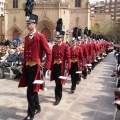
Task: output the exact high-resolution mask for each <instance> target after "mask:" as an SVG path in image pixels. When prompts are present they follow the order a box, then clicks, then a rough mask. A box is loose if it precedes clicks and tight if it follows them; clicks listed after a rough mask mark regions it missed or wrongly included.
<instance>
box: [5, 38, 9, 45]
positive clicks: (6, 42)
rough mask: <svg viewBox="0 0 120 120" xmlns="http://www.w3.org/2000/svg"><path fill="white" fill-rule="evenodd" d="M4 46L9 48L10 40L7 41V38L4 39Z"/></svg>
mask: <svg viewBox="0 0 120 120" xmlns="http://www.w3.org/2000/svg"><path fill="white" fill-rule="evenodd" d="M4 45H5V46H9V47H10V40H8V39H7V38H5V43H4Z"/></svg>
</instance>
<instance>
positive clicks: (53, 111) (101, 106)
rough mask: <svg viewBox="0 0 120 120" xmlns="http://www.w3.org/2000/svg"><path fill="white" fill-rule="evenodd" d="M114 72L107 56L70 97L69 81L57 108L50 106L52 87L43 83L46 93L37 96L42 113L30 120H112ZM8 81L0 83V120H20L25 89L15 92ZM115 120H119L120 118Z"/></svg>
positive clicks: (112, 61)
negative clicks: (46, 89) (112, 75)
mask: <svg viewBox="0 0 120 120" xmlns="http://www.w3.org/2000/svg"><path fill="white" fill-rule="evenodd" d="M114 68H115V64H114V58H113V53H110V54H109V55H108V56H107V57H106V58H105V59H104V60H103V61H102V62H101V63H100V64H98V65H97V66H96V67H95V69H94V70H93V71H92V72H91V74H90V75H88V78H87V79H86V80H82V81H81V83H80V84H79V85H77V89H76V91H75V93H74V94H70V87H71V82H70V77H69V78H68V85H67V86H63V97H62V101H61V102H60V104H59V105H58V106H54V105H53V103H54V101H55V100H54V86H55V83H54V81H53V82H49V80H46V87H47V88H48V91H40V92H39V98H40V104H41V108H42V111H41V113H39V114H37V115H36V116H35V119H34V120H112V119H113V114H114V110H115V108H114V106H113V105H112V102H113V101H114V88H116V86H115V81H114V78H112V77H111V74H112V72H113V69H114ZM8 78H9V76H8ZM8 78H6V79H1V80H0V120H23V119H24V117H25V116H26V115H27V101H26V88H17V86H18V81H15V80H12V79H11V80H10V79H8ZM116 120H120V115H118V117H117V119H116Z"/></svg>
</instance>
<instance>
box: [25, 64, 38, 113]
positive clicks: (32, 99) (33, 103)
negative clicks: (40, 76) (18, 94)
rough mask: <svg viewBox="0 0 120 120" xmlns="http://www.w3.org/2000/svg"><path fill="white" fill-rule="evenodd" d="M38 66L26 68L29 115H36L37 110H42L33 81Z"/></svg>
mask: <svg viewBox="0 0 120 120" xmlns="http://www.w3.org/2000/svg"><path fill="white" fill-rule="evenodd" d="M37 67H38V66H37V65H34V66H32V67H31V66H26V79H27V82H28V88H27V101H28V114H29V115H34V113H35V110H36V109H40V105H39V97H38V93H37V92H34V85H33V81H34V78H35V75H36V72H37Z"/></svg>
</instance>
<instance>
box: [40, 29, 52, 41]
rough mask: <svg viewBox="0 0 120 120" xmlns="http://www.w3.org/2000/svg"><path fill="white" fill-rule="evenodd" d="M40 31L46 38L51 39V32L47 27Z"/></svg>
mask: <svg viewBox="0 0 120 120" xmlns="http://www.w3.org/2000/svg"><path fill="white" fill-rule="evenodd" d="M41 33H42V34H44V35H45V37H46V39H47V40H50V39H51V32H50V30H49V29H48V28H43V29H42V30H41Z"/></svg>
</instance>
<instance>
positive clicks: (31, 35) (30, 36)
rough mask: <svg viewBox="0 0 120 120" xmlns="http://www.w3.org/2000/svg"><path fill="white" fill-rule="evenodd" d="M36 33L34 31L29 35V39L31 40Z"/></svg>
mask: <svg viewBox="0 0 120 120" xmlns="http://www.w3.org/2000/svg"><path fill="white" fill-rule="evenodd" d="M35 33H36V30H35V31H34V32H33V33H30V34H29V39H32V38H33V37H34V34H35Z"/></svg>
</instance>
